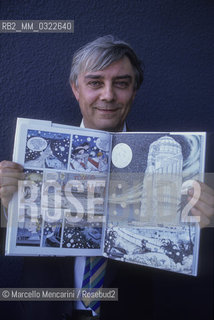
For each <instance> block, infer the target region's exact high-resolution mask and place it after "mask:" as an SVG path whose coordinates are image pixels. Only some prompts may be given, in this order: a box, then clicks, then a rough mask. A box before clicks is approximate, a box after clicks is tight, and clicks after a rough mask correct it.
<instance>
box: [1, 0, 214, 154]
mask: <svg viewBox="0 0 214 320" xmlns="http://www.w3.org/2000/svg"><path fill="white" fill-rule="evenodd" d="M0 18H1V19H17V20H18V19H35V20H36V19H74V20H75V32H74V34H65V33H64V34H41V33H39V34H35V33H34V34H32V33H30V34H23V33H22V34H0V46H1V47H0V54H1V56H0V87H1V89H0V90H1V91H0V92H1V94H0V107H1V113H0V123H1V126H0V135H1V150H0V160H2V159H4V158H10V157H11V153H12V144H13V135H14V129H15V121H16V117H33V118H37V119H48V120H53V121H55V122H60V123H66V124H78V123H79V121H80V119H81V115H80V113H79V110H78V105H77V103H76V102H75V100H74V98H73V96H72V93H71V90H70V86H69V83H68V77H69V71H70V64H71V59H72V54H73V52H74V50H76V49H77V48H79V47H80V46H81V45H83V44H85V43H86V42H88V41H90V40H93V39H95V38H96V37H97V36H101V35H104V34H115V35H117V36H118V37H119V38H121V39H124V40H126V41H127V42H129V43H130V44H131V45H132V46H133V48H134V49H135V50H136V52H137V54H138V55H139V57H140V58H141V59H142V61H143V62H144V65H145V81H144V84H143V87H142V88H141V89H140V91H139V92H138V95H137V98H136V101H135V104H134V107H133V110H132V112H131V114H130V116H129V126H130V127H131V128H133V129H135V130H136V129H137V130H141V131H144V130H145V131H147V130H150V131H158V130H180V131H182V130H183V131H185V130H189V131H190V130H205V131H212V130H213V123H214V112H213V111H212V110H213V105H214V90H213V58H214V41H213V34H214V3H213V1H211V0H206V1H205V0H186V1H185V0H175V1H171V0H161V1H160V0H153V1H140V0H134V1H133V0H132V1H127V0H126V1H125V0H121V1H119V0H117V1H99V0H94V1H93V0H78V1H72V0H58V1H57V0H46V1H45V0H40V1H39V0H37V1H36V0H30V1H25V0H22V1H18V0H17V1H15V0H6V1H0Z"/></svg>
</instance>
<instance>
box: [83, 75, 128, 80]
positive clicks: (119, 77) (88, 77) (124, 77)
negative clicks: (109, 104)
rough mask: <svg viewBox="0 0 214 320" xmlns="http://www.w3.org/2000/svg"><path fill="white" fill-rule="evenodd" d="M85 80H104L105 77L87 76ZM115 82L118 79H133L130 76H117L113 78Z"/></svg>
mask: <svg viewBox="0 0 214 320" xmlns="http://www.w3.org/2000/svg"><path fill="white" fill-rule="evenodd" d="M84 78H85V79H103V78H104V77H103V76H102V75H101V74H87V75H86V76H85V77H84ZM113 79H114V80H115V79H116V80H117V79H129V80H131V79H132V76H131V75H130V74H124V75H121V76H116V77H114V78H113Z"/></svg>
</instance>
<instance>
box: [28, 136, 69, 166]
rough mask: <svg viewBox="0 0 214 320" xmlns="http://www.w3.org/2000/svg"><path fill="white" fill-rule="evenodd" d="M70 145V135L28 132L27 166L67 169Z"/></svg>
mask: <svg viewBox="0 0 214 320" xmlns="http://www.w3.org/2000/svg"><path fill="white" fill-rule="evenodd" d="M69 145H70V135H69V134H64V133H59V132H58V133H55V132H49V131H40V130H28V133H27V142H26V150H25V166H28V167H37V168H49V169H67V165H68V154H69Z"/></svg>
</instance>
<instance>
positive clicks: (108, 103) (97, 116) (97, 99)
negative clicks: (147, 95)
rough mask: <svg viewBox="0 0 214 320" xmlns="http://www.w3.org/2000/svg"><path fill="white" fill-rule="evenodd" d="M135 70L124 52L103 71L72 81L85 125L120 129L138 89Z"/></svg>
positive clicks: (83, 75)
mask: <svg viewBox="0 0 214 320" xmlns="http://www.w3.org/2000/svg"><path fill="white" fill-rule="evenodd" d="M134 85H135V74H134V70H133V67H132V65H131V63H130V61H129V59H128V58H127V57H126V56H125V57H123V58H122V59H120V60H118V61H116V62H113V63H112V64H111V65H109V66H108V67H107V68H105V69H104V70H101V71H88V72H85V73H82V74H80V75H79V76H78V86H76V85H75V84H74V83H72V84H71V86H72V90H73V93H74V95H75V97H76V99H77V101H78V102H79V106H80V110H81V113H82V116H83V122H84V125H85V127H86V128H91V129H99V130H107V131H120V130H122V129H123V124H124V121H125V119H126V117H127V115H128V112H129V110H130V108H131V105H132V102H133V100H134V97H135V93H136V90H135V89H134Z"/></svg>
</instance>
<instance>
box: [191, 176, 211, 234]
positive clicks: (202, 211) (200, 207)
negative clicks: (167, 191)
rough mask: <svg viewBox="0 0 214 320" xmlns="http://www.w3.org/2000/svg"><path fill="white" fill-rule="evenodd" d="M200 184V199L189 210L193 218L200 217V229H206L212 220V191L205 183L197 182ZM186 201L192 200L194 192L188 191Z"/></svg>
mask: <svg viewBox="0 0 214 320" xmlns="http://www.w3.org/2000/svg"><path fill="white" fill-rule="evenodd" d="M197 183H199V184H200V189H201V193H200V197H199V199H198V201H197V202H196V204H195V206H194V207H193V208H192V209H191V213H192V215H194V216H198V217H200V226H201V228H204V227H207V226H208V225H209V224H210V223H211V220H213V218H214V190H213V189H211V188H210V187H208V186H207V185H206V184H205V183H202V182H199V181H197ZM188 194H189V198H188V201H190V200H191V198H192V197H193V198H194V190H193V189H190V190H189V192H188Z"/></svg>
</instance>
